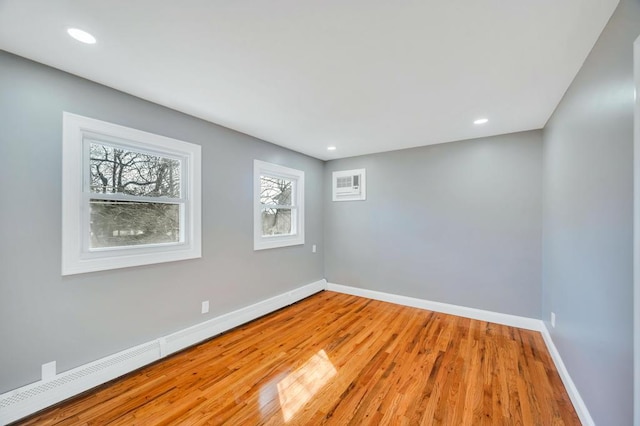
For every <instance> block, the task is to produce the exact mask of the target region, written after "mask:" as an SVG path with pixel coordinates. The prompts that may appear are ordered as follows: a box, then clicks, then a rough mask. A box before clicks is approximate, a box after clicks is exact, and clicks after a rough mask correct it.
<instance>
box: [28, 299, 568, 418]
mask: <svg viewBox="0 0 640 426" xmlns="http://www.w3.org/2000/svg"><path fill="white" fill-rule="evenodd" d="M17 424H20V425H58V426H60V425H133V424H136V425H164V424H166V425H174V424H179V425H210V424H214V425H215V424H230V425H252V424H256V425H257V424H259V425H284V424H287V425H306V424H313V425H320V424H327V425H346V424H353V425H367V424H370V425H456V426H457V425H500V424H504V425H547V424H550V425H551V424H553V425H579V424H580V422H579V420H578V417H577V415H576V413H575V410H574V409H573V406H572V405H571V401H570V399H569V397H568V395H567V393H566V390H565V389H564V387H563V385H562V381H561V380H560V377H559V375H558V373H557V371H556V369H555V367H554V365H553V363H552V361H551V357H550V355H549V353H548V352H547V349H546V347H545V344H544V340H543V339H542V336H541V335H540V334H539V333H536V332H533V331H528V330H522V329H517V328H513V327H507V326H502V325H498V324H492V323H487V322H483V321H476V320H471V319H468V318H461V317H456V316H451V315H446V314H442V313H436V312H431V311H426V310H421V309H416V308H410V307H405V306H400V305H394V304H389V303H384V302H379V301H374V300H370V299H365V298H360V297H356V296H349V295H344V294H339V293H333V292H329V291H325V292H321V293H318V294H316V295H314V296H312V297H310V298H307V299H305V300H303V301H301V302H299V303H296V304H294V305H292V306H290V307H288V308H285V309H283V310H280V311H277V312H275V313H273V314H270V315H267V316H265V317H263V318H260V319H258V320H256V321H253V322H251V323H248V324H245V325H242V326H240V327H238V328H236V329H234V330H231V331H229V332H227V333H224V334H222V335H220V336H218V337H216V338H213V339H211V340H209V341H206V342H203V343H201V344H198V345H196V346H194V347H192V348H190V349H187V350H185V351H183V352H180V353H178V354H175V355H172V356H171V357H169V358H167V359H165V360H162V361H161V362H158V363H155V364H153V365H150V366H147V367H144V368H142V369H140V370H138V371H136V372H133V373H131V374H129V375H127V376H125V377H122V378H120V379H118V380H115V381H113V382H111V383H109V384H107V385H103V386H101V387H99V388H96V389H94V390H93V391H91V392H88V393H85V394H83V395H81V396H79V397H76V398H74V399H72V400H70V401H67V402H64V403H62V404H60V405H58V406H55V407H53V408H50V409H48V410H45V411H43V412H41V413H38V414H36V415H34V416H32V417H30V418H27V419H24V420H22V421H20V422H17Z"/></svg>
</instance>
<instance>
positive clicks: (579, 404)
mask: <svg viewBox="0 0 640 426" xmlns="http://www.w3.org/2000/svg"><path fill="white" fill-rule="evenodd" d="M327 290H330V291H336V292H338V293H345V294H351V295H353V296H360V297H366V298H368V299H375V300H380V301H383V302H389V303H395V304H398V305H404V306H411V307H413V308H420V309H427V310H430V311H435V312H442V313H445V314H450V315H457V316H461V317H465V318H471V319H476V320H480V321H488V322H493V323H496V324H503V325H508V326H511V327H518V328H524V329H527V330H533V331H538V332H540V334H542V338H543V339H544V342H545V344H546V345H547V349H548V350H549V354H550V355H551V359H552V360H553V363H554V364H555V366H556V370H558V374H559V375H560V378H561V379H562V383H564V386H565V389H566V390H567V393H568V394H569V398H571V402H572V403H573V407H574V408H575V410H576V413H577V414H578V417H579V418H580V421H581V422H582V424H583V425H585V426H595V423H594V421H593V419H592V418H591V414H589V410H588V409H587V406H586V404H585V403H584V400H583V399H582V397H581V396H580V393H579V392H578V389H577V388H576V385H575V383H573V380H572V379H571V376H570V375H569V372H568V371H567V368H566V367H565V365H564V362H563V361H562V358H561V357H560V353H559V352H558V349H557V348H556V346H555V344H554V343H553V339H551V334H549V330H548V329H547V326H546V325H545V323H544V321H542V320H539V319H535V318H526V317H519V316H516V315H508V314H501V313H498V312H491V311H485V310H482V309H475V308H467V307H465V306H458V305H450V304H448V303H440V302H432V301H430V300H424V299H417V298H414V297H408V296H401V295H397V294H391V293H383V292H380V291H373V290H367V289H362V288H357V287H349V286H345V285H340V284H332V283H328V284H327Z"/></svg>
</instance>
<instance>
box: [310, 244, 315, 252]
mask: <svg viewBox="0 0 640 426" xmlns="http://www.w3.org/2000/svg"><path fill="white" fill-rule="evenodd" d="M315 252H316V245H315V244H314V245H312V246H311V253H315Z"/></svg>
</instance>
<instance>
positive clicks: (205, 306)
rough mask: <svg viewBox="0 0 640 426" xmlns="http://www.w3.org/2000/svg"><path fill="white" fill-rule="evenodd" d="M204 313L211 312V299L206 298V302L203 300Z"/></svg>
mask: <svg viewBox="0 0 640 426" xmlns="http://www.w3.org/2000/svg"><path fill="white" fill-rule="evenodd" d="M201 312H202V313H203V314H206V313H207V312H209V301H208V300H205V301H204V302H202V311H201Z"/></svg>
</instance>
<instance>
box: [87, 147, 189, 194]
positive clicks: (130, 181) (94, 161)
mask: <svg viewBox="0 0 640 426" xmlns="http://www.w3.org/2000/svg"><path fill="white" fill-rule="evenodd" d="M89 157H90V160H89V167H90V184H89V185H90V188H89V189H90V192H93V193H96V192H97V193H103V194H128V195H136V196H149V197H169V198H180V171H181V170H180V169H181V167H180V166H181V165H180V161H179V160H175V159H172V158H164V157H159V156H155V155H150V154H143V153H141V152H136V151H133V150H129V149H121V148H115V147H112V146H109V145H102V144H98V143H91V144H90V146H89Z"/></svg>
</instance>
